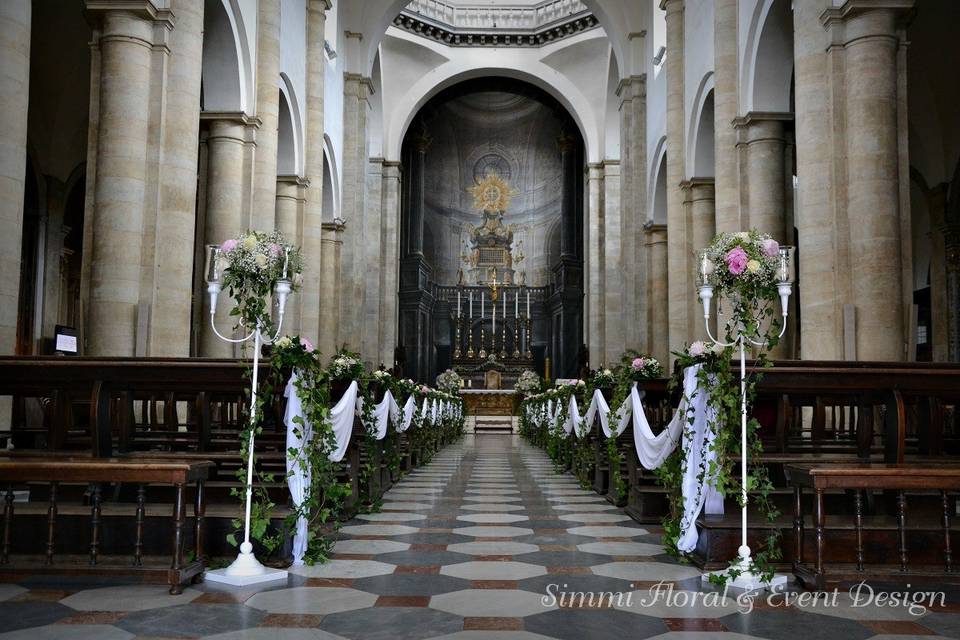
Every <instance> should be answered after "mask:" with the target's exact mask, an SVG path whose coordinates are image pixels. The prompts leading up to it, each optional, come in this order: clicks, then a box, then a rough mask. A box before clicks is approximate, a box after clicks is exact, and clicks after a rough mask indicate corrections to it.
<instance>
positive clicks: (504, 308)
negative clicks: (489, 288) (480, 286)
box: [503, 291, 509, 322]
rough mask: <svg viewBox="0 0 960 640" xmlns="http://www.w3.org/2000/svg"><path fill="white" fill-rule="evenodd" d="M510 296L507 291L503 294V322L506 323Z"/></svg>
mask: <svg viewBox="0 0 960 640" xmlns="http://www.w3.org/2000/svg"><path fill="white" fill-rule="evenodd" d="M508 295H509V294H508V293H507V292H506V291H504V292H503V321H504V322H506V321H507V296H508Z"/></svg>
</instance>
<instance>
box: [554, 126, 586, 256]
mask: <svg viewBox="0 0 960 640" xmlns="http://www.w3.org/2000/svg"><path fill="white" fill-rule="evenodd" d="M557 147H558V148H559V149H560V172H561V173H560V175H561V176H562V179H561V180H562V181H561V187H560V188H561V190H562V192H563V194H562V196H561V198H560V255H561V256H563V257H571V258H573V257H576V256H578V255H580V252H579V251H577V225H576V199H575V195H576V192H577V191H576V187H575V185H576V184H577V180H578V179H579V177H580V175H582V174H581V173H580V171H579V170H578V168H577V150H576V148H575V147H574V139H573V136H571V135H569V134H567V133H561V134H560V139H559V140H558V141H557Z"/></svg>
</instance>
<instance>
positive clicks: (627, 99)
mask: <svg viewBox="0 0 960 640" xmlns="http://www.w3.org/2000/svg"><path fill="white" fill-rule="evenodd" d="M646 80H647V78H646V75H639V76H633V77H631V78H627V79H625V80H623V81H621V82H620V86H619V87H618V88H617V95H618V96H619V97H620V170H621V171H620V175H621V178H620V211H621V213H620V255H621V264H622V266H623V280H624V290H623V314H624V318H623V319H624V327H623V333H624V336H623V340H624V344H625V346H628V347H635V348H638V349H641V350H647V351H649V348H650V347H649V345H647V344H646V343H645V340H644V338H643V337H642V336H641V332H642V330H643V325H642V323H641V322H640V319H641V318H643V317H645V315H646V296H647V293H646V280H645V278H643V277H642V276H641V265H642V264H643V263H644V255H643V253H644V250H645V247H646V243H645V242H644V241H643V238H642V224H643V221H644V220H646V218H647V179H646V173H647V88H646Z"/></svg>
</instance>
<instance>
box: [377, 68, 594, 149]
mask: <svg viewBox="0 0 960 640" xmlns="http://www.w3.org/2000/svg"><path fill="white" fill-rule="evenodd" d="M494 53H495V52H491V57H492V55H493V54H494ZM503 62H504V65H503V66H489V67H474V68H470V67H466V66H463V65H462V64H457V63H446V64H443V65H441V66H440V67H438V68H437V69H436V71H435V72H434V73H431V74H429V75H428V76H427V77H424V78H423V79H421V80H420V82H418V83H417V84H415V85H414V86H413V87H411V88H410V90H409V91H408V92H407V93H406V94H405V95H404V96H403V98H402V99H401V100H400V102H399V103H398V104H396V105H394V106H393V109H392V116H391V118H390V121H389V125H388V129H387V134H386V138H385V141H384V154H385V157H387V158H399V157H400V147H401V145H402V143H403V139H404V137H405V136H406V134H407V130H408V129H409V128H410V125H411V123H412V122H413V120H414V118H415V117H416V115H417V114H418V113H419V112H420V109H421V108H423V106H424V105H425V104H426V103H427V102H428V101H429V100H430V98H432V97H433V96H435V95H437V94H438V93H440V92H441V91H443V90H444V89H446V88H448V87H452V86H453V85H455V84H459V83H461V82H464V81H466V80H472V79H474V78H481V77H486V76H499V77H506V78H512V79H514V80H521V81H523V82H526V83H528V84H532V85H534V86H536V87H538V88H540V89H543V90H544V91H546V92H547V93H549V94H550V95H551V96H552V97H553V98H555V99H556V100H557V101H558V102H559V103H560V104H561V105H562V106H563V107H564V109H566V110H567V112H568V113H569V114H570V116H571V117H572V118H573V120H574V122H575V123H576V125H577V128H578V129H579V131H580V135H581V136H582V137H583V140H584V144H585V146H586V150H587V156H588V158H589V161H590V162H599V161H601V160H602V159H603V158H602V157H600V155H601V154H602V146H603V145H602V139H601V137H600V132H599V129H598V125H597V122H596V120H597V118H596V114H595V113H594V112H593V109H592V108H591V107H590V104H589V102H588V101H587V99H586V98H585V96H583V94H582V93H581V92H580V91H579V90H578V89H577V88H576V86H574V85H573V84H572V83H571V82H570V81H569V80H567V79H566V78H565V77H563V76H562V75H561V74H559V73H557V72H556V71H555V70H553V69H551V68H550V67H548V66H546V65H543V64H540V65H539V66H538V68H537V69H527V68H523V69H521V68H520V67H519V66H516V65H510V63H509V58H508V57H505V58H503Z"/></svg>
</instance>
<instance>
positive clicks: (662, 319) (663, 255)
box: [644, 223, 670, 366]
mask: <svg viewBox="0 0 960 640" xmlns="http://www.w3.org/2000/svg"><path fill="white" fill-rule="evenodd" d="M644 235H645V236H646V237H645V239H644V242H645V243H646V245H647V250H646V255H647V262H646V265H645V267H646V272H647V273H646V277H647V291H648V294H649V305H648V307H647V309H648V313H647V316H646V323H647V327H648V329H647V332H648V336H649V337H648V342H649V344H650V354H651V355H652V356H653V357H655V358H656V359H657V360H659V361H660V362H662V363H663V364H664V366H667V363H668V362H669V361H670V348H669V346H668V340H669V337H668V336H669V326H668V321H669V318H668V314H667V273H668V270H667V226H666V225H663V224H651V223H647V224H646V225H645V226H644Z"/></svg>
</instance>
